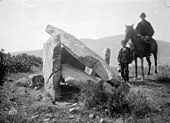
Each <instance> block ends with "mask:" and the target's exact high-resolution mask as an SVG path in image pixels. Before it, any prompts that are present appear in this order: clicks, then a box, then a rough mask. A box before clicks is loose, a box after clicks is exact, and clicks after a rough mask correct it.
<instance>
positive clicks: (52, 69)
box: [43, 35, 61, 100]
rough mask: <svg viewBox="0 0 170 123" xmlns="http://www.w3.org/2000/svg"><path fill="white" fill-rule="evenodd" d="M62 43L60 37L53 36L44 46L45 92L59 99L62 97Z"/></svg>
mask: <svg viewBox="0 0 170 123" xmlns="http://www.w3.org/2000/svg"><path fill="white" fill-rule="evenodd" d="M60 67H61V42H60V35H55V36H51V38H50V39H49V40H48V41H47V42H46V43H44V46H43V75H44V82H45V90H46V91H47V92H48V93H49V94H50V95H51V96H52V98H53V99H54V100H55V99H58V98H60V96H61V89H60V82H59V79H60V76H61V70H60Z"/></svg>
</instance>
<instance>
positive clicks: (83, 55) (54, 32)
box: [43, 25, 119, 100]
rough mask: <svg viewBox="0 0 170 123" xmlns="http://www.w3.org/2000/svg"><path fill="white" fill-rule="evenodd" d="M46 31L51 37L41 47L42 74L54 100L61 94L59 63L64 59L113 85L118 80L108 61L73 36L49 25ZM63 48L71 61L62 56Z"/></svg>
mask: <svg viewBox="0 0 170 123" xmlns="http://www.w3.org/2000/svg"><path fill="white" fill-rule="evenodd" d="M46 32H47V33H49V34H50V35H51V38H50V39H49V40H48V41H47V42H46V43H44V47H43V49H44V51H43V52H44V53H43V76H44V82H45V90H46V91H47V92H48V93H49V94H50V95H51V96H52V98H53V99H54V100H55V99H57V98H59V97H60V96H61V89H60V81H59V80H60V76H61V64H63V63H62V62H64V61H65V62H66V63H67V64H70V65H72V66H74V67H75V68H77V69H79V70H82V71H83V70H84V66H87V67H89V68H91V69H93V70H94V71H95V72H96V73H97V74H98V76H99V77H100V78H101V79H102V80H104V81H109V82H112V84H115V85H116V84H117V83H118V82H119V81H118V79H117V77H116V76H115V74H114V73H113V71H112V69H111V68H110V67H109V65H108V63H106V61H104V60H103V59H102V58H101V57H100V56H99V55H97V54H96V53H95V52H94V51H92V50H91V49H89V48H88V47H87V46H86V45H85V44H84V43H82V42H81V41H79V40H78V39H76V38H75V37H74V36H72V35H70V34H68V33H66V32H64V31H63V30H61V29H59V28H56V27H53V26H51V25H48V26H47V28H46ZM63 48H64V50H65V51H66V53H68V54H67V55H66V56H69V55H70V58H71V56H72V60H73V61H69V60H67V59H66V60H65V59H64V58H62V52H63V54H65V53H64V50H62V49H63ZM74 58H75V59H74ZM62 59H63V60H62Z"/></svg>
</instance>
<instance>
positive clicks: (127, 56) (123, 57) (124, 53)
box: [117, 47, 133, 63]
mask: <svg viewBox="0 0 170 123" xmlns="http://www.w3.org/2000/svg"><path fill="white" fill-rule="evenodd" d="M117 60H118V62H119V63H121V62H125V63H131V62H132V60H133V58H132V53H131V50H130V48H128V47H126V48H125V50H124V49H123V48H121V49H120V51H119V55H118V58H117Z"/></svg>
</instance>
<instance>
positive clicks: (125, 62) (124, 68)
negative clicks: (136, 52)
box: [118, 40, 133, 82]
mask: <svg viewBox="0 0 170 123" xmlns="http://www.w3.org/2000/svg"><path fill="white" fill-rule="evenodd" d="M121 44H122V48H121V49H120V51H119V55H118V62H119V65H120V67H121V76H122V78H123V79H124V81H125V82H127V81H129V64H130V63H131V62H132V60H133V59H132V55H131V50H130V48H128V47H126V42H125V40H122V41H121Z"/></svg>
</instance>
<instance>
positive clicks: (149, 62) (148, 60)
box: [146, 56, 151, 75]
mask: <svg viewBox="0 0 170 123" xmlns="http://www.w3.org/2000/svg"><path fill="white" fill-rule="evenodd" d="M146 60H147V62H148V66H149V69H148V75H150V71H151V60H150V57H149V56H148V57H146Z"/></svg>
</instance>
